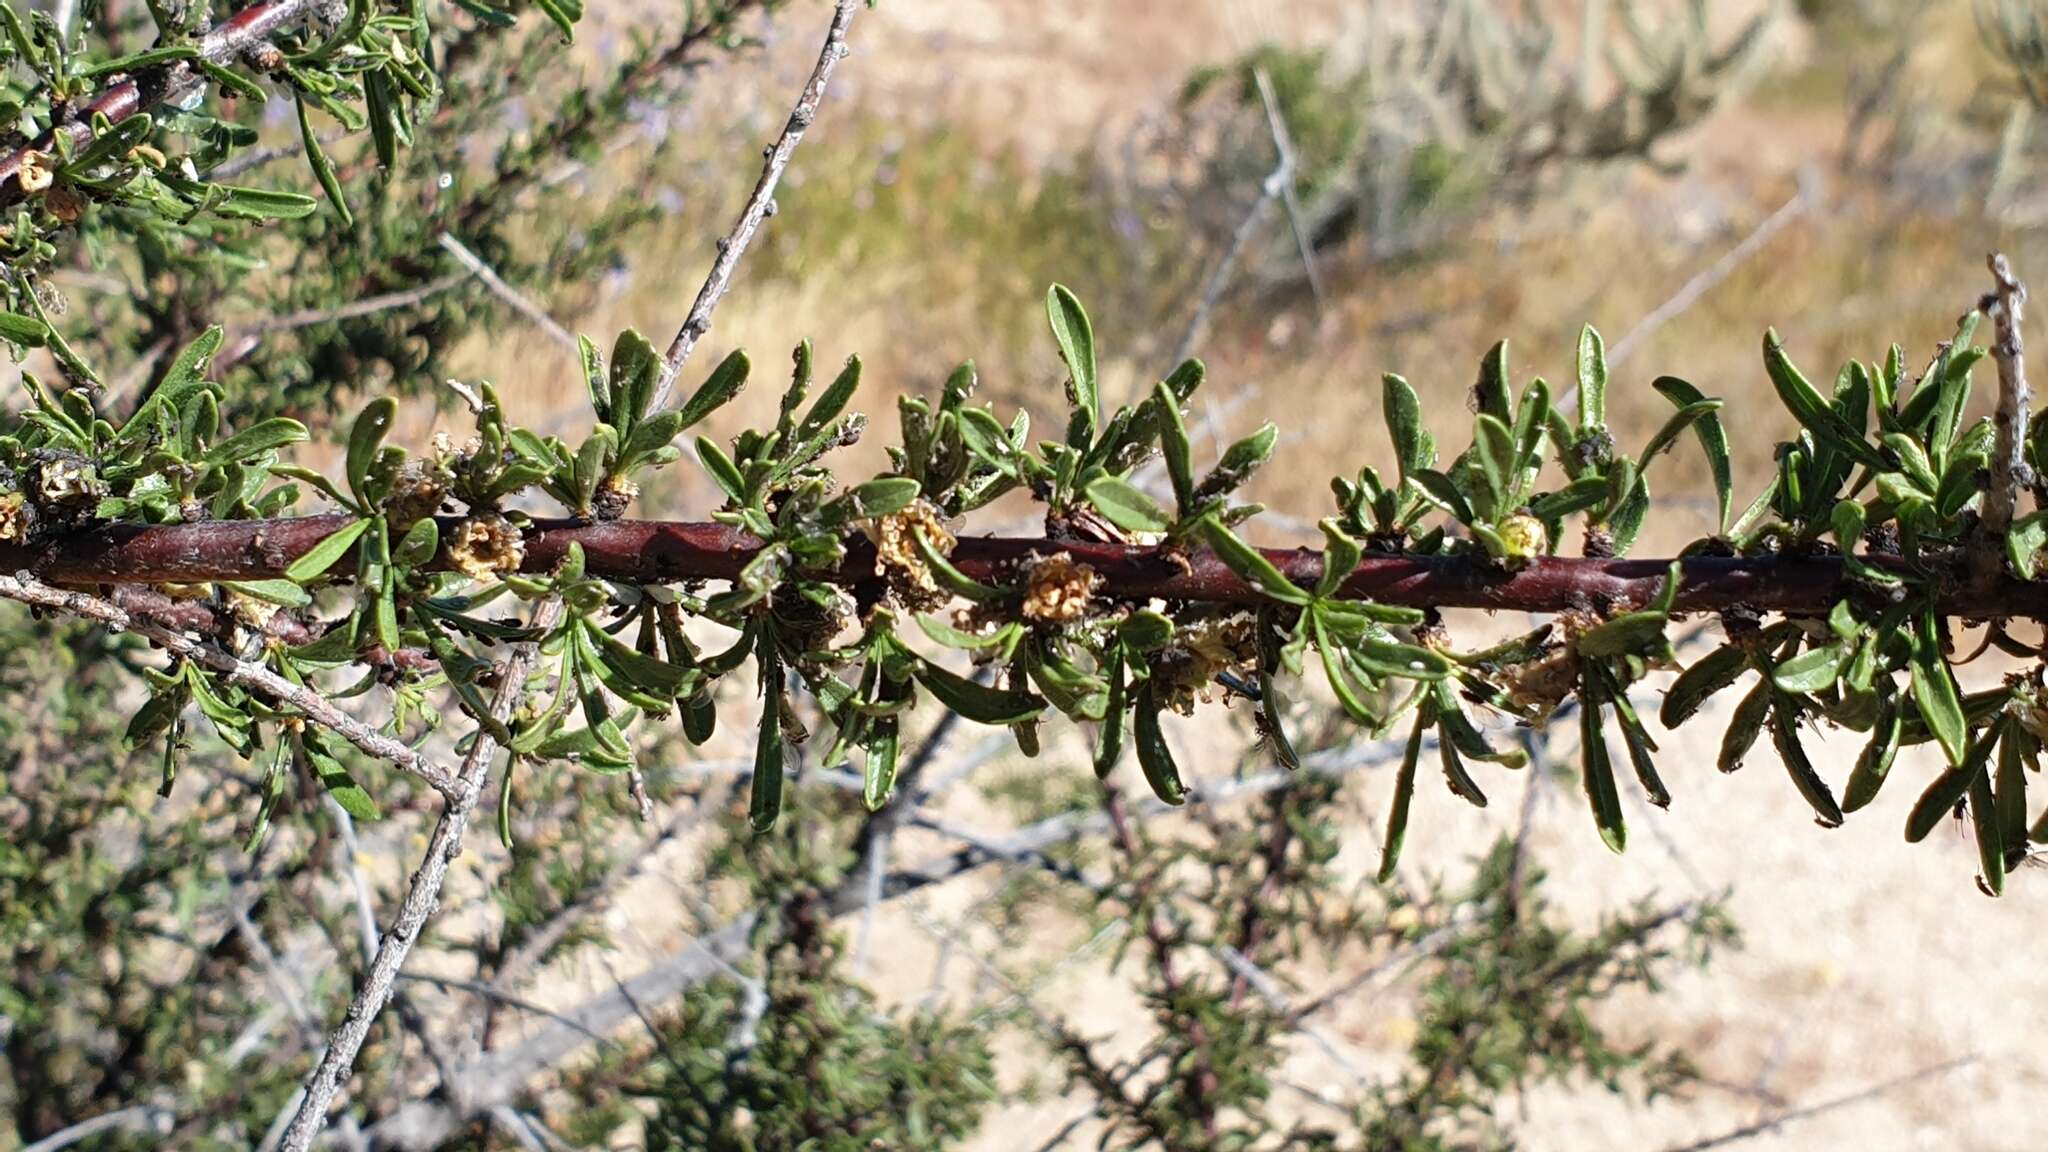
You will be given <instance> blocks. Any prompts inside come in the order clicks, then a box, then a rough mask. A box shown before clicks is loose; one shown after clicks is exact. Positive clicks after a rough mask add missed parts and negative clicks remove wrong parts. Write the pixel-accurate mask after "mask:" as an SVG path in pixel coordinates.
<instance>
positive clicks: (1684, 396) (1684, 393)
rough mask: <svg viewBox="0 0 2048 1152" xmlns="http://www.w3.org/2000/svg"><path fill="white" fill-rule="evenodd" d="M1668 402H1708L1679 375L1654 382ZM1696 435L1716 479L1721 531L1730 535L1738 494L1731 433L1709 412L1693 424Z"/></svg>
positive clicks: (1679, 404) (1683, 403) (1680, 403)
mask: <svg viewBox="0 0 2048 1152" xmlns="http://www.w3.org/2000/svg"><path fill="white" fill-rule="evenodd" d="M1650 387H1652V388H1655V389H1656V390H1657V391H1658V393H1660V394H1661V395H1662V396H1663V397H1664V398H1665V399H1667V400H1669V401H1671V403H1673V404H1674V405H1677V406H1678V407H1679V408H1680V409H1681V410H1682V409H1685V408H1687V407H1689V406H1691V405H1694V404H1698V403H1699V402H1701V401H1703V400H1705V399H1707V396H1706V394H1705V393H1704V392H1701V391H1700V390H1699V389H1698V388H1695V387H1693V386H1692V385H1691V384H1690V383H1687V382H1686V381H1684V380H1681V379H1679V378H1678V377H1676V376H1659V377H1657V379H1655V380H1653V381H1651V383H1650ZM1692 430H1693V434H1694V435H1696V436H1698V437H1699V441H1700V448H1701V450H1702V451H1704V452H1706V454H1707V469H1708V471H1709V472H1711V473H1712V475H1713V477H1714V496H1715V498H1716V500H1717V501H1718V502H1719V504H1720V507H1721V520H1720V525H1721V529H1720V530H1721V532H1722V534H1723V535H1725V534H1727V532H1728V513H1729V510H1730V509H1731V508H1732V507H1733V500H1734V495H1735V482H1734V466H1733V464H1732V463H1731V458H1730V453H1729V449H1728V430H1727V429H1726V428H1725V427H1723V426H1722V423H1721V417H1720V415H1719V414H1718V413H1715V412H1707V413H1704V414H1702V415H1701V416H1700V417H1699V419H1698V420H1696V421H1694V422H1693V425H1692Z"/></svg>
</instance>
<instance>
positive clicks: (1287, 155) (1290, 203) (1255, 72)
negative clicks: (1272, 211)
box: [1252, 67, 1323, 312]
mask: <svg viewBox="0 0 2048 1152" xmlns="http://www.w3.org/2000/svg"><path fill="white" fill-rule="evenodd" d="M1252 82H1253V83H1255V84H1257V85H1258V88H1259V103H1261V104H1263V105H1265V108H1266V129H1267V131H1269V132H1271V133H1272V135H1273V151H1274V152H1276V153H1278V154H1279V156H1280V164H1281V166H1282V167H1284V168H1285V169H1286V170H1287V176H1286V178H1285V179H1284V180H1282V181H1281V182H1280V206H1281V207H1283V208H1285V209H1286V210H1287V226H1288V228H1289V229H1290V230H1292V231H1293V233H1294V247H1295V248H1296V250H1298V251H1299V252H1300V253H1301V269H1302V271H1303V272H1304V273H1306V274H1307V275H1308V294H1309V295H1310V296H1311V297H1313V298H1314V299H1315V302H1316V310H1317V311H1318V312H1320V311H1322V307H1323V274H1322V272H1321V271H1320V270H1319V269H1318V268H1317V267H1316V249H1315V242H1314V241H1313V240H1311V239H1310V237H1309V234H1308V225H1307V223H1306V222H1305V221H1304V220H1303V218H1302V212H1301V201H1300V199H1299V198H1298V197H1297V196H1296V195H1295V190H1294V177H1295V174H1296V172H1297V171H1298V170H1299V167H1300V164H1299V159H1298V158H1297V157H1296V156H1295V154H1294V137H1293V136H1292V135H1291V134H1290V133H1289V132H1288V131H1287V117H1286V116H1284V115H1282V114H1281V112H1280V98H1279V97H1278V96H1275V95H1274V94H1273V78H1272V77H1270V76H1268V75H1266V69H1265V68H1264V67H1258V68H1254V69H1252Z"/></svg>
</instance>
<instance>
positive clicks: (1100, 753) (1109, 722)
mask: <svg viewBox="0 0 2048 1152" xmlns="http://www.w3.org/2000/svg"><path fill="white" fill-rule="evenodd" d="M1124 671H1125V669H1124V650H1123V647H1122V645H1118V646H1116V647H1114V648H1111V649H1110V653H1109V669H1108V676H1107V680H1108V683H1109V700H1108V702H1107V703H1106V704H1105V705H1104V706H1103V709H1102V727H1101V728H1100V729H1099V730H1098V731H1097V734H1096V744H1095V778H1096V779H1098V780H1107V779H1108V778H1109V774H1110V773H1111V772H1112V771H1114V770H1115V769H1116V762H1117V758H1118V757H1120V756H1122V755H1123V751H1124V713H1126V712H1128V711H1130V702H1129V701H1128V700H1127V699H1126V694H1127V691H1128V689H1127V688H1126V686H1125V685H1126V680H1127V677H1126V676H1125V675H1124Z"/></svg>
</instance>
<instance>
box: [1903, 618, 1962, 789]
mask: <svg viewBox="0 0 2048 1152" xmlns="http://www.w3.org/2000/svg"><path fill="white" fill-rule="evenodd" d="M1940 635H1941V634H1940V632H1939V631H1938V630H1937V624H1936V621H1935V619H1934V615H1933V613H1931V612H1930V613H1928V614H1927V615H1925V616H1923V617H1922V618H1921V621H1920V629H1919V632H1918V634H1917V635H1916V636H1915V638H1914V645H1913V663H1912V679H1913V703H1914V705H1915V706H1916V707H1917V708H1918V709H1919V711H1920V718H1921V719H1922V720H1923V721H1925V722H1926V724H1927V730H1928V731H1929V732H1931V733H1933V734H1934V738H1935V739H1936V740H1937V741H1939V742H1940V744H1941V750H1942V751H1943V752H1944V753H1946V754H1947V756H1948V762H1949V763H1950V764H1952V765H1958V766H1960V765H1961V764H1962V763H1963V757H1964V756H1965V755H1967V754H1968V752H1969V747H1968V744H1969V726H1968V724H1967V722H1966V721H1965V720H1964V718H1963V704H1962V700H1961V699H1959V698H1958V697H1957V695H1956V683H1955V681H1954V680H1953V679H1952V678H1951V677H1950V676H1949V671H1948V664H1947V662H1946V661H1944V660H1943V659H1942V655H1941V640H1940Z"/></svg>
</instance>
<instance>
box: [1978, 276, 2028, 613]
mask: <svg viewBox="0 0 2048 1152" xmlns="http://www.w3.org/2000/svg"><path fill="white" fill-rule="evenodd" d="M1988 263H1989V264H1990V266H1991V279H1992V281H1993V283H1994V287H1993V289H1992V291H1991V292H1989V293H1987V294H1986V295H1985V297H1984V299H1983V301H1982V302H1980V303H1979V304H1978V305H1977V307H1978V309H1979V310H1980V311H1982V312H1984V313H1985V314H1986V315H1988V316H1990V317H1991V322H1992V324H1993V325H1994V327H1995V329H1996V334H1995V336H1994V338H1993V340H1992V343H1991V358H1992V359H1993V360H1995V361H1997V362H1998V409H1997V411H1996V412H1994V413H1993V414H1992V428H1993V431H1994V432H1995V434H1996V437H1997V439H1996V440H1995V441H1994V447H1993V450H1992V453H1991V484H1990V486H1989V487H1987V488H1986V489H1985V490H1984V504H1983V507H1982V509H1981V511H1980V512H1979V514H1978V520H1977V532H1976V535H1975V536H1974V537H1973V538H1972V539H1971V541H1970V572H1971V575H1972V576H1974V577H1975V578H1976V580H1977V582H1978V583H1979V584H1983V585H1987V586H1988V585H1992V584H1995V583H1996V582H1997V580H1998V578H1999V577H2000V576H2001V575H2003V574H2004V573H2005V535H2006V532H2007V531H2008V530H2010V529H2011V527H2012V515H2013V506H2014V504H2015V503H2016V502H2017V501H2018V499H2019V493H2020V489H2021V488H2025V487H2031V486H2032V480H2033V478H2032V477H2031V476H2029V475H2028V469H2027V462H2026V446H2027V410H2028V407H2029V405H2031V404H2032V403H2033V397H2032V395H2031V393H2030V392H2029V390H2028V388H2027V363H2026V350H2025V346H2024V344H2023V342H2022V341H2021V338H2020V325H2021V323H2022V320H2023V309H2024V308H2025V306H2026V302H2027V288H2026V285H2024V284H2021V283H2020V282H2019V278H2018V277H2016V276H2014V275H2013V274H2012V265H2011V264H2009V263H2007V262H2006V259H2005V254H2004V253H2002V252H1994V253H1992V254H1991V257H1990V259H1989V261H1988Z"/></svg>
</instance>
